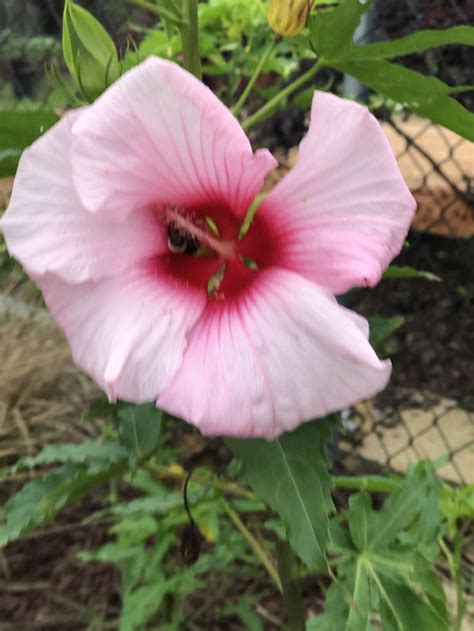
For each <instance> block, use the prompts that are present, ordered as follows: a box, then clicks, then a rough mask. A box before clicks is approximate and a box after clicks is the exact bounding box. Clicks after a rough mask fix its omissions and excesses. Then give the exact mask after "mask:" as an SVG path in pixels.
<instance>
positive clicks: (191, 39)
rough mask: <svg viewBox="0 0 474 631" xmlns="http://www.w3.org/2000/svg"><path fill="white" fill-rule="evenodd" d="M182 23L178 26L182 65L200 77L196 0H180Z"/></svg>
mask: <svg viewBox="0 0 474 631" xmlns="http://www.w3.org/2000/svg"><path fill="white" fill-rule="evenodd" d="M182 14H183V23H182V24H181V26H180V31H181V42H182V44H183V56H184V62H183V65H184V67H185V69H186V70H188V71H189V72H191V73H192V74H193V75H194V76H195V77H197V78H198V79H201V78H202V73H201V57H200V56H199V38H198V3H197V0H182Z"/></svg>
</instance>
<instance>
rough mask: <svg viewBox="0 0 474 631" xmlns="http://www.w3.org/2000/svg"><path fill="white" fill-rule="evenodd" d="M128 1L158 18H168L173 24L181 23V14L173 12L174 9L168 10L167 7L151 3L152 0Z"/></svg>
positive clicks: (179, 24)
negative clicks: (149, 0)
mask: <svg viewBox="0 0 474 631" xmlns="http://www.w3.org/2000/svg"><path fill="white" fill-rule="evenodd" d="M130 2H131V3H132V4H134V5H135V6H137V7H140V9H145V11H149V12H150V13H154V14H155V15H158V16H159V17H160V18H164V19H165V20H169V21H170V22H172V23H173V24H177V25H178V26H181V25H182V24H183V18H182V16H181V15H179V13H175V12H174V11H170V10H169V9H165V8H164V7H161V6H157V5H156V4H153V2H148V1H147V0H130Z"/></svg>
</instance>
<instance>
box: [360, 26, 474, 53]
mask: <svg viewBox="0 0 474 631" xmlns="http://www.w3.org/2000/svg"><path fill="white" fill-rule="evenodd" d="M449 44H461V45H462V44H464V45H466V46H474V27H472V26H466V25H461V26H453V27H451V28H447V29H426V30H422V31H417V32H416V33H410V35H406V36H405V37H400V38H398V39H392V40H389V41H386V42H375V43H372V44H364V45H360V46H354V47H353V48H352V49H351V51H350V59H351V60H353V61H367V60H370V59H390V58H392V57H402V56H403V55H411V54H413V53H421V52H423V51H425V50H427V49H428V48H436V47H437V46H447V45H449Z"/></svg>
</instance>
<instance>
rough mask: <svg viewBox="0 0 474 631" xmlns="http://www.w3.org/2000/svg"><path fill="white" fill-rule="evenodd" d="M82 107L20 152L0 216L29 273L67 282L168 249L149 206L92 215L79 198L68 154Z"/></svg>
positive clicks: (120, 267)
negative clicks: (118, 214) (121, 216)
mask: <svg viewBox="0 0 474 631" xmlns="http://www.w3.org/2000/svg"><path fill="white" fill-rule="evenodd" d="M84 111H86V110H80V111H79V112H74V113H72V114H69V115H67V116H66V117H65V118H63V119H62V120H61V121H60V122H59V123H58V124H57V125H55V126H54V127H53V128H52V129H51V130H50V131H48V132H46V134H45V135H44V136H43V137H42V138H40V139H39V140H38V141H37V142H35V143H34V144H33V145H32V146H31V147H30V148H29V149H27V150H26V151H25V152H24V153H23V155H22V157H21V160H20V165H19V167H18V172H17V176H16V178H15V183H14V187H13V193H12V197H11V201H10V204H9V206H8V209H7V211H6V213H5V215H4V216H3V219H2V222H1V227H2V229H3V231H4V233H5V239H6V242H7V244H8V249H9V251H10V253H11V254H12V256H14V257H15V258H16V259H18V260H19V261H21V263H22V264H23V265H24V267H25V268H26V269H27V270H28V271H29V272H30V273H32V274H36V275H38V274H40V275H41V274H44V273H46V272H54V273H55V274H57V275H59V276H60V277H61V278H63V279H64V280H67V281H70V282H83V281H86V280H91V279H98V278H101V277H103V276H106V275H113V274H116V273H118V272H121V271H123V270H126V269H127V268H128V267H129V266H130V265H132V264H133V263H134V262H136V261H139V260H141V259H144V258H147V257H149V256H150V255H152V254H158V253H160V252H164V251H167V243H166V239H165V234H164V230H163V228H162V226H159V225H157V218H156V216H154V215H153V214H152V213H151V211H150V210H143V211H142V212H141V213H136V215H134V216H133V217H131V218H130V219H128V220H127V221H126V222H121V223H120V222H118V221H113V220H112V218H111V217H107V216H105V217H103V216H96V217H94V216H93V215H91V213H89V212H88V211H87V210H86V209H85V208H84V207H83V206H82V204H81V202H80V201H79V198H78V197H77V194H76V191H75V188H74V184H73V181H72V173H71V165H70V161H69V154H70V149H71V144H72V132H71V128H72V125H73V124H74V122H75V121H76V120H77V119H78V118H80V117H81V115H82V113H83V112H84Z"/></svg>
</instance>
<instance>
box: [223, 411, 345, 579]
mask: <svg viewBox="0 0 474 631" xmlns="http://www.w3.org/2000/svg"><path fill="white" fill-rule="evenodd" d="M330 437H331V421H330V420H317V421H312V422H310V423H305V424H303V425H301V426H300V427H299V428H298V429H296V430H295V431H293V432H290V433H287V434H283V435H282V436H280V437H279V438H277V439H276V440H274V441H272V442H268V441H265V440H261V439H255V440H234V439H233V440H228V441H227V442H228V445H229V446H230V448H231V449H232V451H233V452H234V454H235V455H236V456H237V457H238V458H239V459H240V460H241V461H242V465H243V466H242V471H241V477H242V480H243V481H245V482H249V483H250V484H251V486H252V487H253V489H254V491H255V493H256V495H257V496H258V497H259V498H260V499H262V500H263V501H264V502H265V503H266V504H267V505H268V506H269V507H270V508H271V509H272V510H274V511H275V512H276V513H278V514H279V515H280V517H281V518H282V520H283V522H284V524H285V526H286V529H287V531H288V538H289V542H290V544H291V546H292V548H293V549H294V551H295V552H296V553H297V554H298V555H299V556H300V557H301V559H302V560H303V561H304V562H305V563H306V564H307V565H308V567H311V568H317V567H321V565H323V564H324V565H325V553H326V548H327V544H328V540H329V518H328V515H329V513H330V512H331V511H332V510H333V508H334V506H333V503H332V499H331V495H330V489H331V478H330V476H329V474H328V471H327V467H328V462H327V457H326V445H327V443H328V441H329V440H330Z"/></svg>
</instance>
